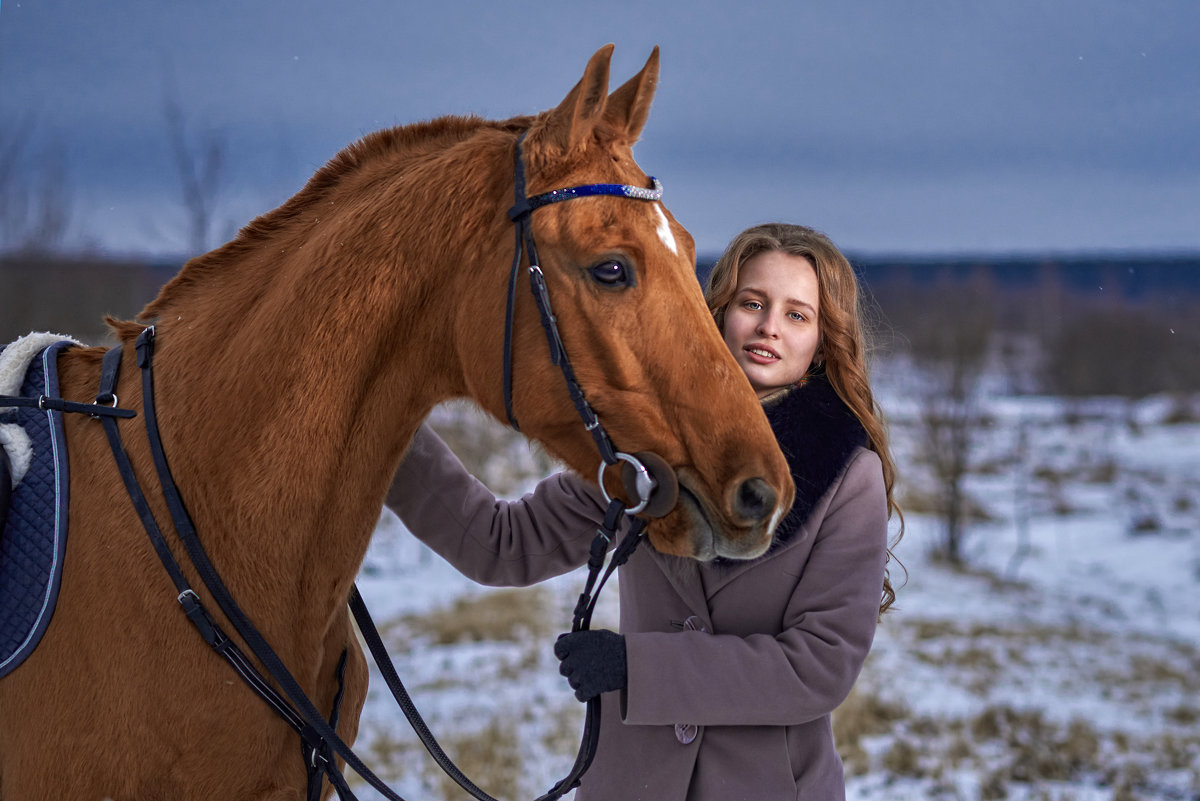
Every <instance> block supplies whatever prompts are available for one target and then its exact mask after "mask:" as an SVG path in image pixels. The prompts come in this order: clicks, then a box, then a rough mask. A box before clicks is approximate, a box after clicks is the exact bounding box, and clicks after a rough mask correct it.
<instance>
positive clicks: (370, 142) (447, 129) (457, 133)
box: [109, 116, 533, 339]
mask: <svg viewBox="0 0 1200 801" xmlns="http://www.w3.org/2000/svg"><path fill="white" fill-rule="evenodd" d="M532 120H533V118H532V117H514V118H512V119H509V120H504V121H499V122H497V121H490V120H485V119H483V118H481V117H477V116H445V117H439V118H437V119H433V120H427V121H424V122H417V123H412V124H409V125H403V126H397V127H393V128H385V129H383V130H379V131H374V132H372V133H369V134H367V135H365V136H363V137H362V138H361V139H359V140H357V141H355V142H353V143H351V144H349V145H347V146H346V147H345V148H343V149H342V150H341V151H340V152H338V153H337V154H336V155H335V156H334V157H333V158H331V159H330V160H329V161H328V162H327V163H326V164H325V165H324V166H322V167H321V168H320V169H318V170H317V171H316V172H315V173H314V174H313V175H312V177H311V178H309V180H308V182H307V183H306V184H305V185H304V187H303V188H301V189H300V191H299V192H297V193H296V194H295V195H293V196H292V197H291V198H289V199H288V200H287V201H285V202H284V203H283V204H282V205H281V206H279V207H277V208H275V209H273V210H271V211H268V212H266V213H264V214H262V215H260V216H258V217H256V218H254V219H253V220H251V221H250V222H249V223H247V224H246V225H245V226H243V227H242V228H241V230H240V231H238V233H237V235H236V236H235V237H234V238H233V239H232V240H231V241H230V242H228V243H226V244H225V245H222V246H221V247H219V248H216V249H215V250H212V251H209V252H208V253H205V254H202V255H200V256H197V257H195V258H193V259H191V260H190V261H188V262H187V263H186V264H185V265H184V266H183V268H182V269H181V270H180V272H179V273H178V274H177V275H176V276H175V277H174V278H173V279H171V281H169V282H168V283H167V284H166V285H165V286H164V287H163V289H162V291H161V292H160V293H159V295H158V297H157V298H155V299H154V300H153V301H151V302H150V303H149V304H148V305H147V306H146V307H145V308H144V309H143V310H142V311H141V312H140V313H139V314H138V315H137V320H138V321H140V322H141V323H145V322H150V321H152V320H154V319H155V318H157V317H159V316H160V315H161V314H162V312H163V311H164V310H165V309H166V308H167V307H169V306H171V305H172V304H174V303H175V301H176V300H178V299H179V298H180V296H182V295H184V294H186V293H187V291H188V290H189V289H191V288H193V287H194V286H195V285H196V283H197V282H198V281H200V280H202V279H203V278H204V277H206V276H209V275H211V274H212V273H214V272H216V271H218V270H220V269H221V268H222V267H224V266H226V265H229V264H232V263H234V262H237V261H239V260H241V259H243V258H245V257H247V256H249V255H251V254H253V253H255V252H257V251H258V250H259V249H260V248H261V246H262V245H263V243H264V242H267V241H270V240H273V239H275V238H276V237H277V236H278V235H280V234H281V233H283V232H285V231H287V230H288V229H289V228H291V227H293V226H294V225H295V224H296V223H297V222H298V221H299V220H301V219H303V217H304V214H305V212H306V210H308V209H311V208H313V207H314V206H316V205H317V204H319V203H321V202H322V201H326V200H328V199H329V198H330V196H331V195H333V194H334V193H336V192H337V191H338V190H339V189H341V188H342V186H343V184H345V183H346V182H347V181H348V180H353V179H356V178H358V177H359V176H360V175H361V174H362V172H363V170H364V168H366V167H367V166H369V165H375V164H378V163H381V162H384V161H386V162H387V163H389V164H391V165H392V167H393V168H394V169H399V168H400V167H402V166H403V164H404V163H406V162H408V161H411V160H412V159H415V158H418V157H420V156H423V155H428V154H431V153H435V152H440V151H443V150H445V149H447V148H449V147H452V146H454V145H456V144H459V143H461V142H464V141H466V140H467V139H469V138H471V137H472V136H473V135H474V134H476V133H478V132H479V131H481V130H484V129H491V130H495V131H507V132H516V131H519V130H521V129H524V128H528V127H529V125H530V124H531V122H532ZM109 324H110V326H112V327H113V329H114V331H115V332H116V333H117V335H118V337H119V338H121V339H124V338H125V336H126V335H127V334H128V333H129V332H131V331H135V330H140V329H141V327H142V326H141V325H140V324H138V325H136V326H133V325H130V326H126V325H122V324H120V323H119V322H118V321H115V320H110V321H109ZM135 335H136V334H135Z"/></svg>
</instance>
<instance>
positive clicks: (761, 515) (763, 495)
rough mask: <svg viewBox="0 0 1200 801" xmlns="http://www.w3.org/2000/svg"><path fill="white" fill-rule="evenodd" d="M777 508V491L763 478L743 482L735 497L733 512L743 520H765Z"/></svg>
mask: <svg viewBox="0 0 1200 801" xmlns="http://www.w3.org/2000/svg"><path fill="white" fill-rule="evenodd" d="M774 508H775V490H773V489H771V487H770V485H768V484H767V482H765V481H763V480H762V479H761V478H751V479H747V480H746V481H743V482H742V483H741V486H739V487H738V489H737V495H735V496H734V502H733V512H734V514H736V515H737V516H738V517H740V518H742V519H743V520H763V519H765V518H766V517H767V515H769V514H771V511H772V510H773V509H774Z"/></svg>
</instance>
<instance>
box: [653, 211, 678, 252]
mask: <svg viewBox="0 0 1200 801" xmlns="http://www.w3.org/2000/svg"><path fill="white" fill-rule="evenodd" d="M654 213H655V214H657V215H658V226H657V227H656V228H655V229H654V230H655V231H656V232H657V233H658V238H659V239H661V240H662V241H663V244H664V245H666V246H667V250H669V251H671V253H672V254H673V255H675V256H678V255H679V245H678V244H676V242H675V235H674V234H672V233H671V223H670V222H668V221H667V215H665V214H663V210H662V205H661V204H659V203H655V204H654Z"/></svg>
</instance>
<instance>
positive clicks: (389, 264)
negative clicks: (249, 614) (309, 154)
mask: <svg viewBox="0 0 1200 801" xmlns="http://www.w3.org/2000/svg"><path fill="white" fill-rule="evenodd" d="M428 194H430V195H431V196H434V197H436V196H437V193H436V192H433V193H428ZM493 204H494V202H493ZM328 208H330V212H329V214H328V216H327V222H326V225H325V226H324V227H322V226H320V225H319V224H318V223H317V222H316V221H315V218H316V215H317V214H319V213H321V212H322V210H321V209H319V208H318V209H312V210H308V211H307V212H305V213H302V214H299V215H293V216H294V217H295V218H296V219H297V220H299V221H300V223H301V224H300V225H297V226H292V227H291V228H289V229H287V230H283V231H281V232H279V235H278V236H277V237H273V238H266V239H264V240H263V241H261V242H257V243H255V246H254V247H243V248H241V249H237V248H233V249H232V250H235V251H237V252H236V253H235V254H234V255H235V257H236V258H234V259H232V260H231V261H230V263H225V264H221V265H220V268H219V270H211V271H210V274H209V275H207V276H201V277H200V278H198V279H197V281H196V283H195V286H192V287H189V290H188V292H187V293H186V295H185V297H186V302H183V301H181V302H180V303H179V304H177V305H176V307H172V305H171V304H164V305H162V306H161V307H160V308H159V309H158V311H159V320H158V323H157V330H158V334H157V340H158V343H159V344H158V347H157V348H156V355H155V382H156V385H157V387H158V394H159V398H158V405H159V409H160V410H159V416H160V419H161V425H162V429H163V439H164V444H165V446H166V449H167V453H168V457H169V459H170V460H171V464H172V468H173V469H174V470H175V472H176V475H177V479H178V481H179V484H180V487H181V489H182V491H183V493H184V495H185V498H186V500H187V501H188V503H189V506H190V507H191V510H192V512H193V515H194V516H195V517H196V518H197V521H196V522H197V527H198V528H199V529H200V532H201V536H202V537H205V538H206V542H209V543H211V545H210V547H212V548H213V549H216V550H225V549H236V550H237V551H238V552H239V553H241V554H243V555H244V558H241V559H239V560H238V564H241V565H244V566H247V567H246V568H245V569H246V575H245V576H243V577H242V579H243V581H245V582H249V583H252V584H256V585H258V586H259V589H260V594H261V595H263V596H267V595H270V594H271V593H278V592H281V591H282V592H283V593H284V594H285V595H286V594H287V592H288V591H289V590H290V591H291V592H294V593H300V594H307V593H311V592H314V591H317V590H318V588H319V591H320V592H322V593H324V592H329V591H331V590H330V588H332V592H334V594H335V595H336V594H340V593H343V592H345V591H347V590H348V587H349V582H350V581H352V580H353V576H354V574H355V572H356V571H357V568H358V566H359V562H360V561H361V558H362V556H363V554H364V552H365V550H366V545H367V542H368V540H369V537H370V532H371V530H372V528H373V525H374V523H375V521H376V520H377V518H378V515H379V512H380V510H381V507H382V501H383V498H384V496H385V494H386V491H387V487H388V485H389V483H390V481H391V476H392V472H393V470H394V469H395V466H396V464H397V462H398V461H399V459H400V457H401V454H402V451H403V448H404V447H405V446H406V445H407V443H408V441H409V440H410V439H411V436H412V434H413V433H414V432H415V430H416V428H417V427H418V426H419V425H420V423H421V421H422V419H423V418H424V417H425V415H426V414H427V413H428V411H429V410H430V409H431V408H432V406H433V405H434V404H435V403H437V402H438V401H440V400H442V399H443V398H445V397H448V396H451V395H454V394H459V393H460V392H461V387H459V386H458V383H459V382H461V371H460V370H459V369H458V367H457V364H456V363H455V362H454V359H453V354H452V353H451V352H450V348H449V347H448V346H447V345H448V343H447V340H446V337H447V332H449V331H451V330H452V329H453V324H454V320H453V315H454V314H455V312H456V309H455V304H454V302H453V298H454V295H453V291H454V289H453V286H454V285H453V282H452V281H450V280H448V272H449V271H447V270H446V269H445V266H446V265H448V264H455V266H456V267H457V266H458V264H456V263H461V262H464V261H465V260H466V259H465V255H464V254H466V253H474V254H478V253H480V252H483V251H485V250H486V248H485V247H482V246H480V245H479V243H478V242H471V241H469V240H470V234H471V233H472V232H471V231H469V230H467V229H469V228H470V226H469V225H468V224H466V223H465V222H464V224H463V226H461V227H459V228H457V229H455V230H454V231H443V230H440V229H437V228H436V227H434V229H433V230H425V231H424V234H425V235H424V236H413V237H412V239H410V240H406V241H404V243H403V253H397V247H398V243H397V242H396V241H395V234H392V235H391V236H389V237H383V235H381V234H376V233H373V229H382V228H385V227H386V226H387V225H395V224H396V223H395V219H397V218H399V219H415V220H421V219H427V220H428V219H435V220H436V219H437V218H438V216H439V212H438V211H437V210H436V209H412V208H409V209H403V210H395V209H393V210H391V211H390V212H389V216H388V217H387V218H385V217H384V215H382V214H380V212H379V211H378V210H374V211H372V210H371V209H370V208H366V209H364V210H363V211H362V212H361V214H355V213H351V212H346V213H345V215H344V217H343V218H342V220H340V221H339V220H338V219H336V218H337V211H336V209H337V207H336V205H335V204H334V203H330V204H329V207H328ZM456 212H460V209H456ZM371 214H374V215H375V218H376V219H373V218H372V217H371V216H370V215H371ZM441 215H442V217H443V224H442V228H448V227H449V226H447V225H445V223H444V217H445V212H444V211H443V212H441ZM479 216H481V217H484V218H486V217H487V215H486V214H482V213H481V214H480V215H479ZM493 216H494V215H493ZM329 217H332V218H334V219H328V218H329ZM304 224H307V225H309V226H310V227H311V228H312V231H311V233H310V234H308V235H306V233H305V231H304V230H303V225H304ZM339 225H343V226H346V227H347V228H349V229H350V230H346V231H344V232H339V230H338V226H339ZM423 225H424V224H423V223H420V224H418V225H417V227H415V228H414V234H418V233H420V232H421V231H422V226H423ZM476 227H480V226H476ZM494 234H495V232H490V231H488V232H476V235H483V236H489V237H491V236H494ZM495 238H497V239H498V240H501V241H504V240H505V239H506V238H505V237H503V236H499V237H495ZM453 240H457V242H455V241H453ZM431 272H436V273H438V274H431ZM435 283H436V284H437V285H439V286H440V290H439V292H438V293H437V295H436V298H437V302H429V299H430V297H431V295H432V290H431V289H430V286H431V285H432V284H435ZM229 287H235V288H236V290H235V291H230V289H229ZM439 338H441V343H440V344H439ZM206 528H208V529H209V530H208V531H206V530H205V529H206ZM263 564H271V565H273V566H274V567H273V568H272V570H270V571H262V570H261V566H262V565H263ZM251 565H257V567H254V568H251V567H249V566H251ZM289 573H291V574H292V575H291V576H289V575H287V574H289ZM280 574H282V575H280ZM279 585H283V586H282V590H281V587H280V586H279Z"/></svg>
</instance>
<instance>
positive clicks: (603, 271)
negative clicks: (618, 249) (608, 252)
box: [591, 259, 633, 287]
mask: <svg viewBox="0 0 1200 801" xmlns="http://www.w3.org/2000/svg"><path fill="white" fill-rule="evenodd" d="M591 274H592V280H594V281H595V282H596V283H597V284H600V285H601V286H610V287H620V286H627V285H629V284H632V283H633V281H632V277H633V276H632V275H631V273H630V271H629V268H628V267H626V266H625V265H624V264H623V263H622V262H619V261H617V260H616V259H606V260H604V261H602V262H600V263H599V264H597V265H595V266H594V267H592V269H591Z"/></svg>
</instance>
